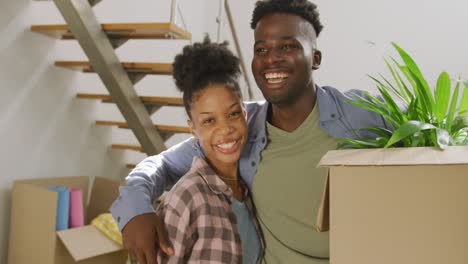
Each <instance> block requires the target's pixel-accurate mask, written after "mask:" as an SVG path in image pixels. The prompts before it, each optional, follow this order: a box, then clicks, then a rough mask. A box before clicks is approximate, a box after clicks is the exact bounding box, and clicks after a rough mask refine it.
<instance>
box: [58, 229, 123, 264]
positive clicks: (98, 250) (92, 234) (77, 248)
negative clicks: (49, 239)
mask: <svg viewBox="0 0 468 264" xmlns="http://www.w3.org/2000/svg"><path fill="white" fill-rule="evenodd" d="M57 235H58V237H59V238H60V240H62V242H63V244H64V245H65V247H66V248H67V249H68V252H70V255H71V256H72V257H73V259H74V260H75V261H81V260H83V259H87V258H91V257H95V256H100V255H104V254H107V253H112V252H116V251H119V250H122V249H123V247H122V246H121V245H119V244H117V243H115V242H114V241H112V240H111V239H109V238H108V237H107V236H106V235H105V234H103V233H102V232H101V231H99V230H98V229H97V228H96V227H94V226H92V225H87V226H83V227H79V228H72V229H67V230H62V231H58V232H57Z"/></svg>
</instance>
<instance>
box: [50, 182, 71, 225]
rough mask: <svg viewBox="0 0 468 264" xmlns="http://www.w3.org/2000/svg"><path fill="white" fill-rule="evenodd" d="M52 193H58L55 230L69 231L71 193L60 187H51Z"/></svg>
mask: <svg viewBox="0 0 468 264" xmlns="http://www.w3.org/2000/svg"><path fill="white" fill-rule="evenodd" d="M48 189H49V190H50V191H54V192H57V194H58V195H57V215H56V222H55V230H57V231H59V230H64V229H68V217H69V211H70V191H69V190H68V188H65V187H60V186H49V188H48Z"/></svg>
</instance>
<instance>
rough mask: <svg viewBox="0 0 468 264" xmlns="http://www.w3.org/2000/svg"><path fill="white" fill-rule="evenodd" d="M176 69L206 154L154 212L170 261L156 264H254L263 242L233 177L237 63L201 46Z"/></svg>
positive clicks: (241, 140)
mask: <svg viewBox="0 0 468 264" xmlns="http://www.w3.org/2000/svg"><path fill="white" fill-rule="evenodd" d="M173 66H174V74H173V75H174V79H175V82H176V85H177V87H178V89H179V90H181V91H182V92H183V101H184V106H185V110H186V112H187V115H188V117H189V120H188V124H189V127H190V131H191V133H192V134H193V136H194V138H195V140H196V142H197V143H196V144H199V146H200V147H201V149H202V152H203V153H200V155H199V157H195V158H194V159H193V163H192V167H191V169H190V171H189V172H188V173H187V174H186V175H185V176H184V177H183V178H182V179H181V180H180V181H178V182H177V184H176V185H175V186H174V187H173V188H172V189H171V191H170V192H169V193H168V194H167V195H166V198H165V199H164V201H163V202H162V203H161V205H160V206H159V207H158V208H157V213H158V214H159V215H160V216H161V217H162V218H163V219H164V223H165V225H166V228H167V231H168V236H169V239H170V241H171V243H172V246H173V249H174V253H175V254H174V256H167V255H165V254H164V253H163V252H162V251H159V253H158V263H259V262H260V261H261V259H262V256H263V242H262V240H261V235H260V230H259V227H258V223H257V222H256V218H255V210H254V207H253V203H252V199H251V196H250V193H249V190H248V189H247V188H246V185H245V184H244V183H243V182H242V180H241V178H240V176H239V170H238V161H239V157H240V155H241V151H242V149H243V147H244V144H245V142H246V140H247V125H246V117H245V111H244V109H243V103H242V96H241V92H240V88H239V84H238V83H237V77H238V76H239V74H240V70H239V61H238V59H237V58H236V57H235V56H234V55H233V54H232V53H231V52H230V51H229V50H228V48H227V44H226V43H223V44H215V43H211V42H210V40H209V39H208V38H206V39H205V40H204V42H203V43H196V44H194V45H192V46H186V47H185V48H184V49H183V52H182V53H181V54H179V55H177V56H176V58H175V62H174V65H173Z"/></svg>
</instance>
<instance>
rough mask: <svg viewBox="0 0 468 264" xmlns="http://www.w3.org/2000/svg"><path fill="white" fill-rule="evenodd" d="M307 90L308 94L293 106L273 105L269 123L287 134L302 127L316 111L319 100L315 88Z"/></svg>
mask: <svg viewBox="0 0 468 264" xmlns="http://www.w3.org/2000/svg"><path fill="white" fill-rule="evenodd" d="M307 90H308V92H307V93H305V94H303V95H302V96H301V97H300V98H299V99H298V100H296V102H294V103H293V104H291V105H274V104H271V112H270V117H269V118H268V120H269V122H270V123H271V124H272V125H273V126H275V127H277V128H279V129H281V130H284V131H287V132H293V131H294V130H296V129H297V128H298V127H299V126H301V125H302V123H304V121H305V120H306V119H307V117H308V116H309V114H310V113H311V112H312V110H313V109H314V105H315V101H316V100H317V95H316V94H315V88H313V89H307Z"/></svg>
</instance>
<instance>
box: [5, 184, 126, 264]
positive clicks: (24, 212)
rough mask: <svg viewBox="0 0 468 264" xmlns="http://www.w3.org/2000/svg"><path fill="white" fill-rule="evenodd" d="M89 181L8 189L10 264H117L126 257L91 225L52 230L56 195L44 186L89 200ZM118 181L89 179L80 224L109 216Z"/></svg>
mask: <svg viewBox="0 0 468 264" xmlns="http://www.w3.org/2000/svg"><path fill="white" fill-rule="evenodd" d="M89 182H90V178H89V177H67V178H50V179H37V180H24V181H16V182H15V183H14V185H13V194H12V207H11V223H10V242H9V252H8V253H9V254H8V263H9V264H26V263H34V264H69V263H80V264H97V263H99V264H107V263H109V264H111V263H112V264H119V263H125V262H126V256H127V254H126V252H125V251H124V250H123V249H122V247H121V246H120V245H118V244H117V243H115V242H114V241H112V240H110V239H109V238H108V237H107V236H106V235H104V234H103V233H101V231H99V230H98V229H97V228H95V227H94V226H92V225H85V226H84V227H79V228H74V229H67V230H63V231H59V232H56V231H55V219H56V218H55V217H56V208H57V193H56V192H53V191H49V190H48V189H47V187H48V186H65V187H69V188H80V189H81V190H83V204H86V201H85V199H87V197H88V190H89V189H88V186H89ZM118 187H119V182H115V181H112V180H109V179H105V178H99V177H96V178H95V179H94V183H93V187H92V191H91V197H90V202H89V205H88V206H87V207H84V208H87V210H86V212H85V222H86V223H90V221H91V220H92V219H94V218H95V217H96V216H98V215H99V214H101V213H105V212H107V211H108V209H109V207H110V205H111V204H112V202H113V201H114V199H115V198H116V197H117V196H118Z"/></svg>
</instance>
